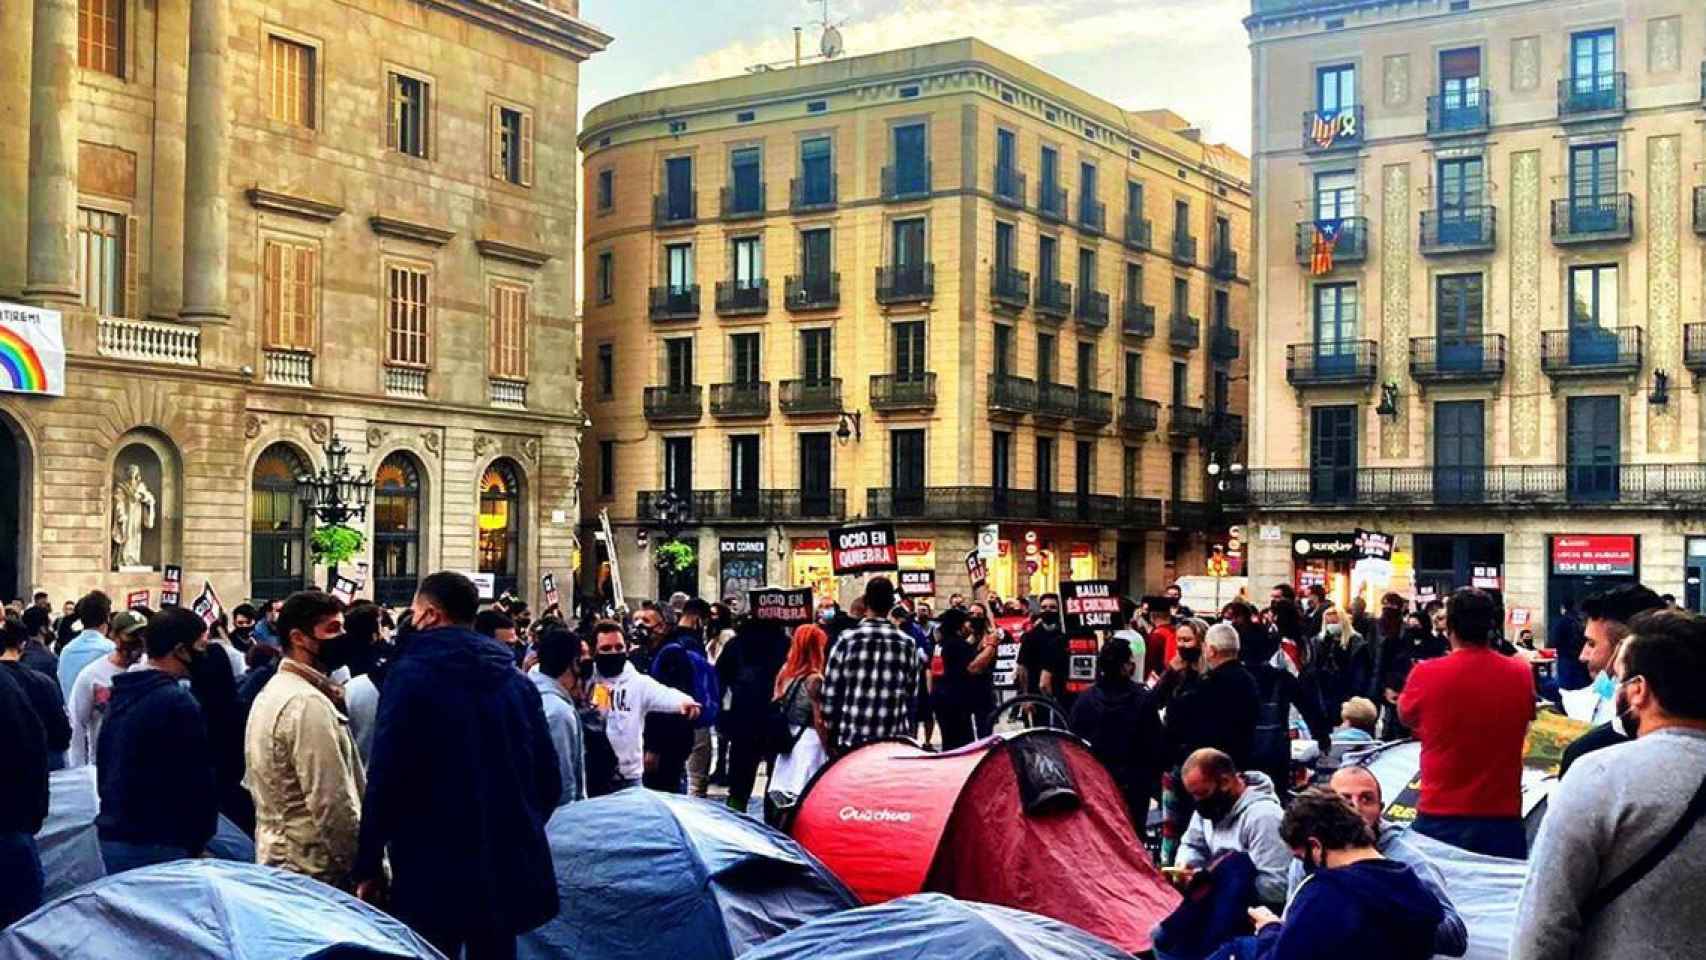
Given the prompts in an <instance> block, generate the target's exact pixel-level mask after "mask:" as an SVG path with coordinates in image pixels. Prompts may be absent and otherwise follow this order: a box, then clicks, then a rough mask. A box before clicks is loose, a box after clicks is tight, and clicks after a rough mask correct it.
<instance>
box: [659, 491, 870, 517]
mask: <svg viewBox="0 0 1706 960" xmlns="http://www.w3.org/2000/svg"><path fill="white" fill-rule="evenodd" d="M662 496H663V491H661V490H641V491H640V493H639V496H638V498H637V503H636V507H637V508H638V510H639V514H638V515H639V516H642V517H651V516H656V512H657V508H656V506H655V504H656V503H657V501H658V499H659V498H660V497H662ZM684 499H685V500H686V501H687V521H688V523H690V524H699V523H777V522H784V523H785V522H789V521H795V520H842V519H845V518H846V517H847V491H846V490H692V491H688V492H687V493H686V495H685V497H684Z"/></svg>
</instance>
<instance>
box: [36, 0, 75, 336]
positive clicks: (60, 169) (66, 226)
mask: <svg viewBox="0 0 1706 960" xmlns="http://www.w3.org/2000/svg"><path fill="white" fill-rule="evenodd" d="M29 210H30V214H29V215H30V225H29V255H28V256H29V263H28V267H27V273H26V275H25V281H24V297H25V299H28V300H33V301H37V302H41V303H49V304H53V303H76V302H77V300H78V299H79V296H80V294H79V292H78V289H77V0H35V27H34V45H33V49H32V51H31V59H30V205H29Z"/></svg>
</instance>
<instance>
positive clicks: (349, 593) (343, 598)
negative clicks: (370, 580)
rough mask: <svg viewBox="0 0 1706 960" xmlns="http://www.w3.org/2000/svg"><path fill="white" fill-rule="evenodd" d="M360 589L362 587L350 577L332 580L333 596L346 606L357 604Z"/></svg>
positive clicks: (338, 577)
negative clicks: (356, 597) (356, 595)
mask: <svg viewBox="0 0 1706 960" xmlns="http://www.w3.org/2000/svg"><path fill="white" fill-rule="evenodd" d="M360 589H361V585H360V584H358V583H356V582H355V581H354V580H352V579H350V578H349V577H345V576H336V577H333V578H332V596H334V597H336V598H337V599H338V601H339V602H340V603H343V604H344V605H345V606H348V605H349V604H351V603H354V602H355V592H356V591H357V590H360Z"/></svg>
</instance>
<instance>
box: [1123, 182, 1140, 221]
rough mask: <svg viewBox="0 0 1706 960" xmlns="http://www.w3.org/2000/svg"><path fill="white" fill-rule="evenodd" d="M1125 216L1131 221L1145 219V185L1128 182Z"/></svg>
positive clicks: (1126, 186)
mask: <svg viewBox="0 0 1706 960" xmlns="http://www.w3.org/2000/svg"><path fill="white" fill-rule="evenodd" d="M1125 215H1126V218H1127V219H1129V220H1142V219H1143V184H1141V183H1138V182H1137V181H1136V180H1127V181H1126V185H1125Z"/></svg>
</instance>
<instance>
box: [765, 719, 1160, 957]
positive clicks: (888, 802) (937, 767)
mask: <svg viewBox="0 0 1706 960" xmlns="http://www.w3.org/2000/svg"><path fill="white" fill-rule="evenodd" d="M793 834H794V837H795V839H797V840H798V841H799V842H800V844H801V845H802V846H804V847H805V848H806V849H808V850H810V851H811V852H812V853H813V854H814V855H816V856H817V857H818V859H820V860H822V861H823V862H824V863H825V864H826V865H828V867H829V868H830V869H831V870H833V871H834V872H835V874H836V875H837V876H839V877H840V878H841V879H842V881H844V882H845V883H846V884H847V885H848V886H849V887H851V888H852V889H853V892H854V893H855V894H857V895H858V896H859V898H860V899H861V900H863V901H864V902H865V903H867V904H872V903H880V902H883V901H886V900H892V899H895V898H897V897H903V896H907V895H909V894H914V893H921V892H932V893H945V894H948V895H950V896H954V897H959V898H961V899H966V900H980V901H983V902H986V903H995V904H1000V905H1002V906H1007V907H1014V908H1016V909H1020V910H1028V911H1030V912H1032V913H1039V914H1042V915H1043V916H1047V917H1053V918H1055V919H1057V920H1061V921H1064V922H1066V923H1070V924H1072V925H1074V926H1077V927H1079V928H1081V929H1083V930H1086V931H1089V932H1090V933H1093V934H1095V935H1096V936H1099V937H1101V938H1102V939H1104V940H1107V941H1108V942H1109V943H1113V944H1115V945H1117V946H1119V947H1121V948H1123V949H1126V950H1130V951H1132V952H1133V953H1137V952H1140V951H1144V950H1148V949H1149V948H1150V937H1149V933H1150V931H1151V930H1153V929H1154V927H1155V924H1156V923H1158V922H1159V921H1160V920H1161V919H1162V918H1163V917H1165V916H1167V915H1168V914H1169V913H1171V912H1172V911H1173V908H1174V907H1176V906H1178V904H1179V895H1178V894H1177V893H1176V892H1175V891H1174V890H1173V888H1172V887H1171V886H1169V885H1168V883H1167V881H1166V879H1165V878H1164V877H1163V876H1162V875H1161V873H1160V871H1158V870H1156V869H1155V865H1154V864H1153V863H1151V862H1150V860H1149V855H1148V853H1147V852H1145V851H1144V849H1143V847H1142V845H1141V844H1139V843H1138V840H1137V835H1136V833H1135V832H1134V831H1133V830H1132V827H1131V821H1130V819H1129V818H1128V817H1127V816H1126V809H1125V801H1124V799H1123V798H1122V797H1121V795H1120V792H1119V788H1118V787H1116V786H1115V784H1114V781H1113V778H1112V777H1110V776H1109V775H1108V772H1107V771H1106V770H1105V769H1103V767H1102V765H1101V764H1100V763H1099V762H1097V760H1096V759H1095V757H1093V756H1091V754H1090V751H1089V749H1088V748H1087V747H1086V746H1085V745H1084V743H1083V741H1081V740H1078V739H1077V738H1075V737H1073V736H1071V735H1070V734H1066V733H1063V732H1061V731H1058V730H1049V729H1037V730H1029V731H1025V732H1023V733H1019V734H1016V735H1013V736H1010V737H1003V736H996V737H991V738H989V739H988V740H983V741H980V742H978V743H974V744H972V745H971V746H968V747H966V748H964V749H962V750H957V751H954V752H952V753H946V754H938V753H930V752H928V751H925V750H923V749H920V748H919V747H917V746H914V745H912V744H910V743H901V742H885V743H873V744H868V745H866V746H864V747H861V748H859V749H858V750H855V751H853V752H852V753H849V754H847V755H846V756H844V757H842V758H841V759H839V760H837V761H836V762H834V763H832V764H830V765H829V766H828V767H825V768H824V769H823V770H822V771H820V772H819V774H818V776H817V778H816V779H815V780H814V781H813V782H812V784H811V785H810V786H808V787H807V788H806V792H805V795H804V796H803V797H801V799H800V803H799V806H798V808H797V812H796V816H795V819H794V824H793Z"/></svg>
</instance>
